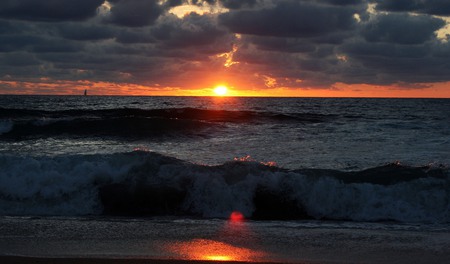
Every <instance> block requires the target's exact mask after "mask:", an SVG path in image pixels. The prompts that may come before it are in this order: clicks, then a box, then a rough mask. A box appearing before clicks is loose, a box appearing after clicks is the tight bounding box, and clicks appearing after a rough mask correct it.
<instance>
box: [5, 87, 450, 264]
mask: <svg viewBox="0 0 450 264" xmlns="http://www.w3.org/2000/svg"><path fill="white" fill-rule="evenodd" d="M449 113H450V99H366V98H365V99H363V98H348V99H344V98H233V97H125V96H112V97H108V96H13V95H2V96H0V238H1V239H0V241H1V242H0V255H4V256H9V255H15V256H16V255H17V256H38V257H39V256H44V257H54V256H57V257H58V256H64V257H67V256H69V257H70V256H74V257H82V256H95V257H106V258H117V257H139V258H146V257H148V258H156V259H171V258H176V259H194V260H202V259H210V260H242V261H275V262H302V261H303V262H305V261H309V262H312V263H316V262H317V263H331V262H337V263H349V262H354V263H361V262H367V263H391V261H392V260H394V259H395V257H397V258H396V259H395V260H396V261H394V262H396V263H410V261H411V260H414V261H415V262H416V263H427V262H429V261H430V260H436V261H438V262H440V260H442V259H444V258H445V257H448V256H449V255H450V225H449V224H450V174H449V164H450V114H449ZM231 215H238V216H239V217H238V218H237V219H231V220H230V216H231ZM336 245H339V247H336ZM205 248H206V249H207V250H208V251H221V252H222V251H226V252H233V254H234V255H233V254H231V253H228V255H227V254H225V253H223V252H222V253H221V254H220V255H218V256H216V257H217V258H216V259H214V258H207V257H205V256H206V255H205V254H203V255H202V254H200V253H198V254H194V253H192V252H203V250H206V249H205ZM379 252H384V253H385V254H384V255H380V254H378V253H379ZM211 254H212V253H211ZM211 254H210V255H211ZM230 254H231V255H232V256H230ZM213 255H214V254H213ZM202 256H203V257H202ZM419 256H422V258H419ZM220 257H222V258H223V259H220ZM393 258H394V259H393Z"/></svg>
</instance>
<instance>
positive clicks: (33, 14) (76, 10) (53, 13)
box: [0, 0, 104, 21]
mask: <svg viewBox="0 0 450 264" xmlns="http://www.w3.org/2000/svg"><path fill="white" fill-rule="evenodd" d="M103 2H104V0H77V1H73V0H2V1H0V18H8V19H21V20H29V21H66V20H85V19H87V18H90V17H93V16H95V15H96V12H97V8H98V7H99V6H100V5H101V4H102V3H103Z"/></svg>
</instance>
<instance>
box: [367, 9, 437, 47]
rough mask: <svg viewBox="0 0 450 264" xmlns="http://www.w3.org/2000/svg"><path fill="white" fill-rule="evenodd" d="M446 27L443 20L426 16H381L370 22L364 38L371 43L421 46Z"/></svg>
mask: <svg viewBox="0 0 450 264" xmlns="http://www.w3.org/2000/svg"><path fill="white" fill-rule="evenodd" d="M444 25H445V22H444V21H443V20H442V19H438V18H433V17H431V16H424V15H414V16H413V15H409V14H380V15H378V16H377V17H376V18H375V19H373V20H372V21H369V22H368V23H367V25H366V26H365V27H364V29H363V32H362V34H363V36H364V38H365V39H366V40H367V41H369V42H392V43H399V44H420V43H423V42H426V41H428V40H431V39H432V38H434V36H435V34H434V32H435V31H436V30H438V29H440V28H442V27H443V26H444Z"/></svg>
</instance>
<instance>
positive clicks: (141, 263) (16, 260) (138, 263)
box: [0, 256, 275, 264]
mask: <svg viewBox="0 0 450 264" xmlns="http://www.w3.org/2000/svg"><path fill="white" fill-rule="evenodd" d="M217 262H219V263H223V261H206V260H160V259H131V258H126V259H116V258H115V259H112V258H103V259H102V258H37V257H17V256H0V263H3V264H30V263H32V264H38V263H39V264H40V263H42V264H44V263H45V264H60V263H64V264H91V263H92V264H94V263H95V264H146V263H155V264H188V263H190V264H210V263H217ZM226 263H230V264H244V263H250V262H244V261H226ZM251 263H261V264H272V263H273V264H275V263H274V262H251Z"/></svg>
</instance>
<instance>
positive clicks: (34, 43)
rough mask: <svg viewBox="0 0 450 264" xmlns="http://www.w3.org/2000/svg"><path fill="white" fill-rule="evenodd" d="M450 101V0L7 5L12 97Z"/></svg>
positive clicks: (0, 38)
mask: <svg viewBox="0 0 450 264" xmlns="http://www.w3.org/2000/svg"><path fill="white" fill-rule="evenodd" d="M218 85H225V86H227V87H228V91H229V95H235V96H308V97H309V96H325V97H445V98H450V0H203V1H202V0H109V1H104V0H2V1H0V94H82V93H83V91H84V90H85V89H88V93H89V94H98V95H211V94H212V91H213V89H214V87H216V86H218Z"/></svg>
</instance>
